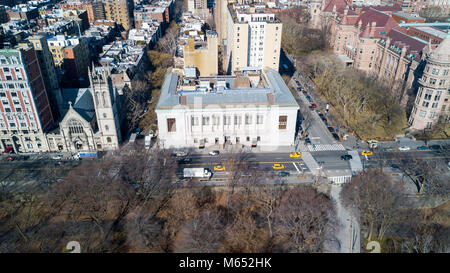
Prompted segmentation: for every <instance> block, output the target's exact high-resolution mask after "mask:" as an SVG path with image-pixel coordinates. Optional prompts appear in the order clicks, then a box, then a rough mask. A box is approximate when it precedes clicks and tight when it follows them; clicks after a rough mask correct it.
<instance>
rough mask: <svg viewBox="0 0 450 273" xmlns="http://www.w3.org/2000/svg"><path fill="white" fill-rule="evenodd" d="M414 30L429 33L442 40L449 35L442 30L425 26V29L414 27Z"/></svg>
mask: <svg viewBox="0 0 450 273" xmlns="http://www.w3.org/2000/svg"><path fill="white" fill-rule="evenodd" d="M414 28H415V29H417V30H420V31H423V32H426V33H429V34H431V35H433V36H436V37H439V38H441V39H442V40H444V39H445V37H446V36H447V33H446V32H445V31H442V30H440V29H438V28H434V27H427V26H424V27H414Z"/></svg>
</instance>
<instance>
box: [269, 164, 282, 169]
mask: <svg viewBox="0 0 450 273" xmlns="http://www.w3.org/2000/svg"><path fill="white" fill-rule="evenodd" d="M272 169H274V170H282V169H284V165H283V164H278V163H277V164H273V165H272Z"/></svg>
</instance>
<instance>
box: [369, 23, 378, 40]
mask: <svg viewBox="0 0 450 273" xmlns="http://www.w3.org/2000/svg"><path fill="white" fill-rule="evenodd" d="M376 27H377V22H372V27H371V28H370V37H374V36H375V29H376Z"/></svg>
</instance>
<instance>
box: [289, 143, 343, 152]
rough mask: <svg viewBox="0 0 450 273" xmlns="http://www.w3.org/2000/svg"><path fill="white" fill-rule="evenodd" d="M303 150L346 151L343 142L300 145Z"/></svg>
mask: <svg viewBox="0 0 450 273" xmlns="http://www.w3.org/2000/svg"><path fill="white" fill-rule="evenodd" d="M298 148H299V149H300V151H302V152H318V151H345V150H346V149H345V147H344V145H342V144H316V145H311V144H308V145H299V147H298Z"/></svg>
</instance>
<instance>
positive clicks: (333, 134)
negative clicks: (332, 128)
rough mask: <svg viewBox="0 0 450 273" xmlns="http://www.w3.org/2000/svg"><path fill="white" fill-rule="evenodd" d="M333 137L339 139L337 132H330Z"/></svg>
mask: <svg viewBox="0 0 450 273" xmlns="http://www.w3.org/2000/svg"><path fill="white" fill-rule="evenodd" d="M331 135H332V136H333V137H334V139H336V140H339V139H340V138H339V135H338V134H336V133H332V134H331Z"/></svg>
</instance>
